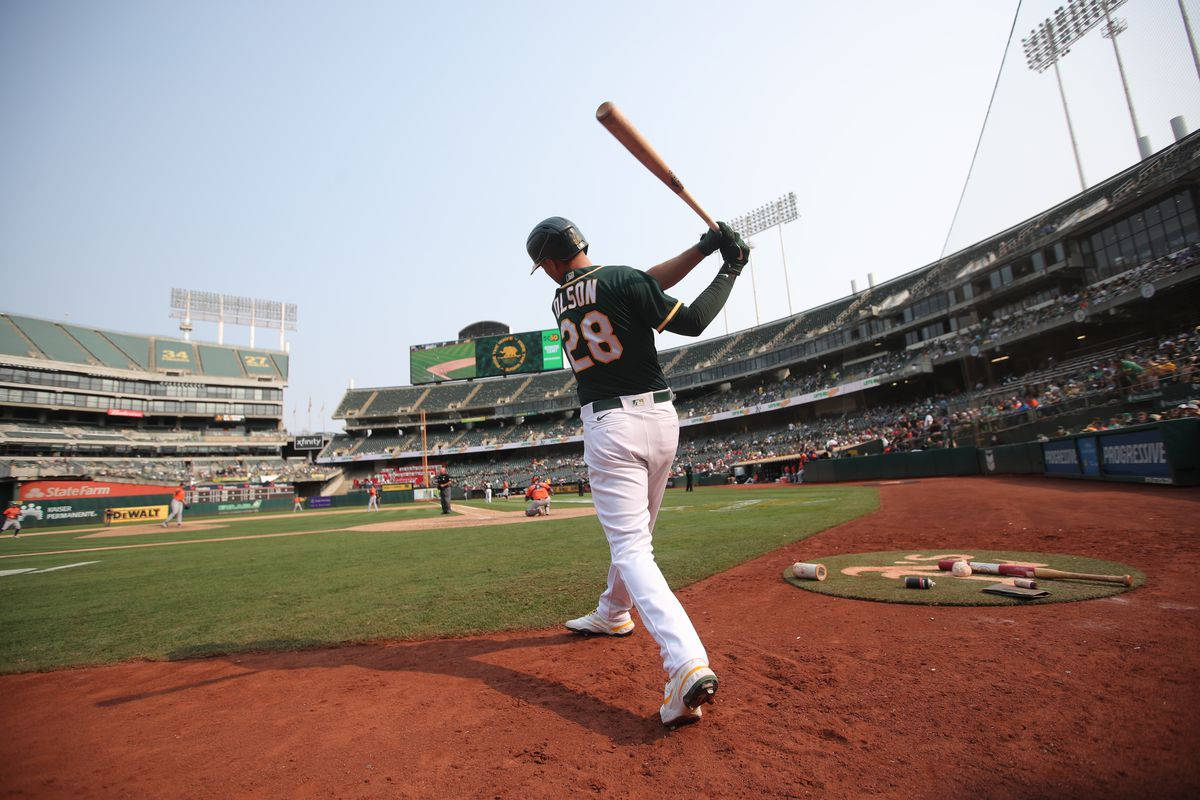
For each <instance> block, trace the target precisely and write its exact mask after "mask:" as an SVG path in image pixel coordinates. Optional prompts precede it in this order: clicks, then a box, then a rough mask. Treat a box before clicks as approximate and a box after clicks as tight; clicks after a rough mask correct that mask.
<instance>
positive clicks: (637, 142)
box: [596, 101, 717, 231]
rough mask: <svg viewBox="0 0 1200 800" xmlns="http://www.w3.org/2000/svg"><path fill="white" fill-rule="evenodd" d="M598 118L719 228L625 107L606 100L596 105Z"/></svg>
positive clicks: (705, 220) (706, 222)
mask: <svg viewBox="0 0 1200 800" xmlns="http://www.w3.org/2000/svg"><path fill="white" fill-rule="evenodd" d="M596 119H597V120H598V121H599V122H600V124H601V125H603V126H604V127H605V128H608V132H609V133H611V134H612V135H613V136H614V137H616V139H617V141H618V142H620V143H621V144H623V145H625V149H626V150H628V151H629V152H630V153H632V154H633V157H634V158H636V159H637V160H638V161H640V162H642V166H644V167H645V168H646V169H648V170H650V172H651V173H652V174H653V175H654V177H656V178H658V179H659V180H660V181H662V182H663V183H665V184H666V185H667V188H668V189H670V190H671V191H672V192H674V193H675V194H677V195H679V196H680V197H681V198H682V199H683V202H685V203H687V204H688V205H689V206H691V208H692V211H695V212H696V213H697V214H699V215H700V219H702V220H704V224H705V225H707V226H708V227H710V228H712V229H713V230H714V231H715V230H717V223H716V222H714V221H713V218H712V217H710V216H709V215H708V212H707V211H705V210H704V209H703V208H701V207H700V204H699V203H697V202H696V199H695V198H694V197H692V195H691V194H690V193H689V192H688V190H687V189H685V188H683V183H681V182H680V180H679V178H677V177H675V173H674V172H672V171H671V168H670V167H668V166H667V164H666V162H665V161H663V160H662V156H660V155H659V154H658V153H656V152H654V148H653V147H651V146H650V143H649V142H647V141H646V137H644V136H642V134H641V133H639V132H638V129H637V128H635V127H633V123H632V122H630V121H629V118H628V117H626V116H625V115H624V114H622V113H621V109H619V108H617V107H616V106H615V105H613V104H612V103H611V102H608V101H605V102H603V103H601V104H600V107H599V108H597V109H596Z"/></svg>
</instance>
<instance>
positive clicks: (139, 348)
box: [104, 333, 151, 369]
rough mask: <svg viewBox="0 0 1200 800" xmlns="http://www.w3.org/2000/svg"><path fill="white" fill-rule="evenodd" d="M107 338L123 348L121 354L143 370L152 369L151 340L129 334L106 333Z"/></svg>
mask: <svg viewBox="0 0 1200 800" xmlns="http://www.w3.org/2000/svg"><path fill="white" fill-rule="evenodd" d="M104 336H105V338H106V339H108V340H109V341H110V342H112V343H113V344H115V345H116V346H117V347H119V348H121V352H122V353H124V354H125V355H127V356H129V357H130V358H132V359H133V363H135V364H137V365H138V366H139V367H141V368H142V369H150V344H151V342H150V339H149V337H146V336H133V335H131V334H128V333H105V334H104Z"/></svg>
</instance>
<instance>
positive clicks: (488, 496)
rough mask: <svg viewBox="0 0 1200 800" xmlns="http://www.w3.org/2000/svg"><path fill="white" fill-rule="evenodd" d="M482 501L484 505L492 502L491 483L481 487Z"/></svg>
mask: <svg viewBox="0 0 1200 800" xmlns="http://www.w3.org/2000/svg"><path fill="white" fill-rule="evenodd" d="M483 500H484V502H485V503H490V502H492V482H491V481H488V482H487V483H485V484H484V485H483Z"/></svg>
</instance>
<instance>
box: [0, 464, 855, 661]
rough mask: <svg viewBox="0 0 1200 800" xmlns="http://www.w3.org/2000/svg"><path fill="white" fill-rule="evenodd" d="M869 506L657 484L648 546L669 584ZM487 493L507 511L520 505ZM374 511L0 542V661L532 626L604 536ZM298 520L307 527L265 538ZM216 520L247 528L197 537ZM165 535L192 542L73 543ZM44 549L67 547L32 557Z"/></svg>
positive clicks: (591, 596)
mask: <svg viewBox="0 0 1200 800" xmlns="http://www.w3.org/2000/svg"><path fill="white" fill-rule="evenodd" d="M568 500H574V501H576V502H575V503H568V502H566V501H568ZM561 501H562V502H561V503H560V504H559V505H558V506H557V508H568V507H582V506H581V505H579V504H578V498H575V497H574V496H570V495H569V496H565V497H563V498H561ZM470 505H473V506H481V507H482V506H485V504H484V503H482V502H472V503H470ZM583 505H586V501H585V503H584V504H583ZM877 505H878V495H877V493H876V491H875V490H874V489H871V488H863V487H825V486H820V487H804V488H801V489H766V490H753V491H736V490H725V489H707V490H705V489H701V490H699V491H697V492H695V493H692V494H685V493H684V492H681V491H673V492H669V493H668V494H667V497H666V500H665V502H664V508H663V511H662V513H661V514H660V516H659V522H658V526H657V529H656V532H655V551H656V554H657V557H658V561H659V564H660V565H661V566H662V569H663V572H664V574H665V575H666V576H667V579H668V580H669V581H670V583H671V585H672V586H673V587H680V586H684V585H686V584H689V583H692V582H695V581H697V580H700V579H701V578H705V577H707V576H709V575H712V574H714V573H716V572H719V571H721V570H725V569H728V568H729V567H732V566H734V565H736V564H739V563H741V562H744V561H746V560H748V559H750V558H753V557H755V556H758V555H760V554H762V553H765V552H767V551H770V550H773V549H775V548H777V547H780V546H782V545H784V544H787V543H789V542H792V541H795V540H797V539H803V538H805V537H807V536H810V535H812V534H814V533H817V532H818V531H821V530H824V529H826V528H828V527H830V526H833V525H837V524H839V523H842V522H845V521H847V520H849V519H853V518H854V517H857V516H859V515H861V514H864V513H868V512H870V511H873V510H875V509H876V507H877ZM506 506H507V507H506ZM491 507H492V508H494V509H495V510H497V511H511V512H513V513H515V512H518V511H520V510H521V509H522V507H523V505H522V503H521V502H519V501H517V500H515V499H514V500H510V501H509V502H508V503H507V504H505V503H504V501H496V502H494V503H492V506H491ZM384 509H385V510H384V511H381V512H378V513H371V514H368V513H366V512H352V513H340V514H339V513H320V512H305V513H302V514H295V515H286V516H281V517H277V518H274V519H255V518H241V519H237V520H234V519H211V520H197V523H198V524H199V523H201V522H204V523H208V522H211V523H212V524H219V525H222V526H223V527H220V528H213V529H210V530H206V531H195V530H193V531H189V530H188V529H186V528H185V529H183V530H182V531H178V530H176V529H174V528H172V529H168V530H165V531H162V532H161V533H159V532H157V531H155V532H153V533H149V534H141V535H122V536H117V537H114V538H83V537H85V536H87V535H88V534H89V533H94V532H95V531H96V530H98V529H89V530H87V531H79V532H75V533H53V534H46V535H39V536H28V537H25V536H23V537H21V538H20V539H17V540H15V541H14V540H5V541H0V548H2V549H0V555H3V556H10V555H12V556H18V557H14V558H3V559H0V671H4V672H13V671H24V670H36V669H50V668H55V667H64V666H70V665H79V664H96V663H107V662H113V661H119V660H123V659H129V658H154V659H175V658H187V657H192V656H199V655H205V654H213V653H223V652H236V651H244V650H262V649H280V650H285V649H296V648H302V647H311V646H316V645H320V644H333V643H338V642H346V641H361V640H369V639H378V638H421V637H430V636H441V635H455V634H466V633H473V632H484V631H495V630H503V629H524V628H538V627H545V626H549V625H554V624H557V623H559V622H561V621H562V620H563V619H566V618H568V617H570V616H574V615H577V614H580V613H583V612H585V611H588V610H589V609H591V608H593V607H594V604H595V602H596V598H597V596H598V595H599V593H600V591H602V589H603V585H604V578H605V574H606V570H607V564H608V547H607V544H606V542H605V540H604V535H603V533H602V531H601V530H600V526H599V523H598V522H597V521H596V519H595V517H594V516H587V517H579V518H575V519H555V518H554V517H551V518H550V519H549V520H540V521H538V522H537V523H535V524H517V525H493V526H485V527H473V528H457V529H445V530H424V531H411V532H390V533H368V532H359V531H347V530H344V529H345V528H349V527H351V526H355V525H362V524H365V523H378V522H385V521H392V520H401V519H416V518H419V517H427V516H433V515H436V514H438V510H437V509H436V507H434V506H432V505H425V504H420V505H411V506H385V507H384ZM311 531H324V532H320V533H310V534H308V535H289V536H278V534H303V533H304V532H311ZM232 536H248V537H259V538H248V539H242V540H236V541H210V540H212V539H222V538H226V537H232ZM182 540H188V541H189V542H192V543H180V544H177V545H174V546H166V547H138V548H135V549H111V550H92V551H91V552H77V551H83V550H91V549H92V548H106V547H115V546H120V545H130V544H133V545H144V544H150V543H154V542H171V541H176V542H180V541H182ZM192 540H201V541H194V542H193V541H192ZM52 551H68V552H66V553H64V554H62V555H32V554H33V553H44V552H52ZM24 554H30V555H24ZM91 561H94V562H97V563H93V564H87V565H86V566H80V567H75V568H69V569H62V570H57V571H49V572H22V573H20V574H12V572H11V571H14V570H24V569H30V568H36V569H38V570H44V569H47V568H51V567H56V566H64V565H67V564H76V563H80V562H91Z"/></svg>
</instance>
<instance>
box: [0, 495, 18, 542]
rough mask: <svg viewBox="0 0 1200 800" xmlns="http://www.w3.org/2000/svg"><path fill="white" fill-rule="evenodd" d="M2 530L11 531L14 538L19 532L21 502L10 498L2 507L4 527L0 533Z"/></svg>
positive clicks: (1, 531) (0, 530)
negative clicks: (3, 507) (6, 504)
mask: <svg viewBox="0 0 1200 800" xmlns="http://www.w3.org/2000/svg"><path fill="white" fill-rule="evenodd" d="M4 531H12V532H13V538H14V539H15V538H17V534H19V533H20V532H21V504H20V503H18V502H17V501H16V500H10V501H9V503H8V506H7V507H5V509H4V527H3V528H2V529H0V533H3V532H4Z"/></svg>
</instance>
